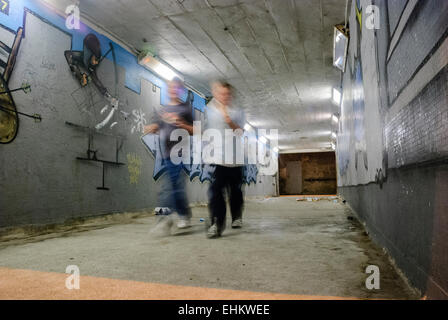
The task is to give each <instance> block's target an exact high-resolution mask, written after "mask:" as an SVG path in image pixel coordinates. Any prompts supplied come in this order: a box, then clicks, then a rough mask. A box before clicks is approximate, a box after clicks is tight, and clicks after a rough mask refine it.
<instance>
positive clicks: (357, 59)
mask: <svg viewBox="0 0 448 320" xmlns="http://www.w3.org/2000/svg"><path fill="white" fill-rule="evenodd" d="M353 5H354V10H353V11H354V19H355V23H354V24H353V27H352V28H351V29H350V42H351V45H350V50H352V59H347V63H349V68H347V70H348V72H349V75H348V76H349V82H350V84H351V85H347V86H344V92H343V99H342V105H341V121H340V123H339V132H340V138H339V141H338V145H339V150H338V169H339V174H340V175H341V176H344V175H346V173H347V170H348V168H349V166H350V159H351V157H350V155H351V147H352V146H353V147H354V148H353V149H354V169H355V170H356V171H357V170H358V169H359V165H360V164H361V165H362V166H363V168H364V169H365V170H368V158H367V146H366V134H365V95H364V76H363V69H362V58H361V41H362V6H361V1H360V0H355V1H353ZM350 109H351V110H350ZM350 132H351V133H353V134H350Z"/></svg>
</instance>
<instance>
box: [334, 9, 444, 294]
mask: <svg viewBox="0 0 448 320" xmlns="http://www.w3.org/2000/svg"><path fill="white" fill-rule="evenodd" d="M371 4H373V5H376V6H377V8H378V9H379V10H377V11H378V13H379V22H380V24H379V26H378V27H379V28H378V29H369V28H367V27H366V21H367V19H368V16H367V14H366V8H367V6H368V5H371ZM357 13H358V14H357ZM358 17H362V19H361V18H360V19H358ZM377 21H378V20H377ZM361 26H362V28H361ZM447 34H448V2H447V1H443V0H428V1H404V0H400V1H385V0H378V1H373V3H372V1H360V2H359V4H358V3H357V1H353V2H352V6H351V14H350V45H349V50H348V60H347V66H346V68H347V69H346V72H345V73H344V74H343V81H342V87H343V99H342V104H341V115H340V120H341V121H340V122H339V134H338V141H337V143H338V147H337V165H338V190H339V193H340V195H341V196H342V197H343V198H345V199H346V200H347V203H348V204H349V205H350V206H351V207H352V209H353V210H354V211H355V212H356V214H357V215H358V217H359V218H360V220H361V221H363V222H364V223H365V225H366V228H367V229H368V230H369V232H370V235H371V237H372V238H373V239H374V240H375V241H376V242H377V243H379V244H380V245H381V246H382V247H384V248H385V249H386V250H387V251H388V252H389V254H390V255H391V257H392V258H393V259H394V261H395V263H396V265H397V266H398V268H400V269H401V270H402V271H403V273H404V274H405V276H406V277H407V278H408V280H409V281H410V283H411V284H412V285H413V286H414V287H416V288H417V289H418V290H419V291H421V293H422V295H426V296H427V297H429V298H442V299H447V298H448V294H447V293H448V255H447V254H446V253H447V252H448V233H447V230H448V200H447V199H448V198H447V197H446V194H447V192H448V179H447V178H448V89H447V84H448V66H447V62H448V54H447V52H448V39H447Z"/></svg>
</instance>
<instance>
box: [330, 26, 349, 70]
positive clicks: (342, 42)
mask: <svg viewBox="0 0 448 320" xmlns="http://www.w3.org/2000/svg"><path fill="white" fill-rule="evenodd" d="M347 49H348V36H347V35H346V31H345V28H344V26H343V25H337V26H335V27H334V36H333V66H335V67H336V68H338V69H339V70H341V71H342V72H345V65H346V60H347Z"/></svg>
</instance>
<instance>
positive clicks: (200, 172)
mask: <svg viewBox="0 0 448 320" xmlns="http://www.w3.org/2000/svg"><path fill="white" fill-rule="evenodd" d="M141 139H142V142H143V144H144V145H145V146H146V148H147V149H148V151H149V152H150V154H151V155H152V156H153V157H154V160H155V161H154V171H153V178H154V179H155V180H158V179H159V178H160V177H161V176H162V175H163V173H164V172H165V170H166V168H165V166H164V164H163V159H162V151H161V149H160V137H159V136H158V135H155V134H147V135H144V136H142V138H141ZM191 150H193V148H192V146H191ZM190 154H191V155H192V154H193V151H191V152H190ZM191 162H193V161H191ZM183 169H184V171H185V173H186V174H187V175H188V176H189V177H190V181H193V179H195V178H196V177H197V178H198V179H199V181H200V182H201V183H203V182H205V181H212V179H213V173H214V172H215V166H214V165H209V164H191V165H185V164H183ZM257 174H258V168H257V166H256V165H246V166H244V168H243V183H245V184H248V185H250V184H251V183H257Z"/></svg>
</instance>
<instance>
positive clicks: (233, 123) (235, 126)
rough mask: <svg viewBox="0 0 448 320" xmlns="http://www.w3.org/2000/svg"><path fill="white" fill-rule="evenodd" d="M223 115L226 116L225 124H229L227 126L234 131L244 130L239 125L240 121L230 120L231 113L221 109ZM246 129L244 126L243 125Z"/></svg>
mask: <svg viewBox="0 0 448 320" xmlns="http://www.w3.org/2000/svg"><path fill="white" fill-rule="evenodd" d="M220 110H221V113H222V115H223V116H224V121H225V123H227V125H228V126H229V127H230V128H231V129H233V130H237V129H242V127H241V126H240V125H239V124H238V121H233V120H232V118H230V116H229V113H228V112H227V109H224V108H222V109H220ZM243 127H244V125H243Z"/></svg>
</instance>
